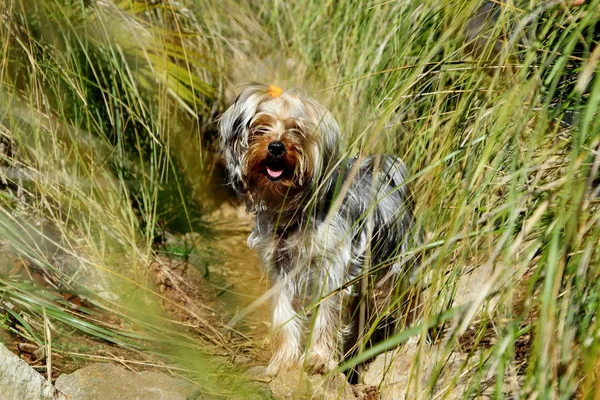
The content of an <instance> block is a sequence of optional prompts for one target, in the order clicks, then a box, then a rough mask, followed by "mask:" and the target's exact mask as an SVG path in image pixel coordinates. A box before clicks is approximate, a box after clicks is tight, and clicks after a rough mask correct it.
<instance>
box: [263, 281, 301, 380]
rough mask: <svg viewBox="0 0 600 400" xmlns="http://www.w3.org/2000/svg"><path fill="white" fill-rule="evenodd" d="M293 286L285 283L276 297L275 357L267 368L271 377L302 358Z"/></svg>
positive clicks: (274, 319)
mask: <svg viewBox="0 0 600 400" xmlns="http://www.w3.org/2000/svg"><path fill="white" fill-rule="evenodd" d="M293 293H294V292H293V285H292V284H291V283H284V284H283V285H282V287H281V290H280V291H279V292H278V293H277V294H276V295H275V296H274V303H273V317H272V325H271V329H272V332H273V335H272V337H273V345H274V346H273V357H272V358H271V362H270V363H269V366H268V367H267V373H268V374H269V375H276V374H277V373H278V372H281V371H284V370H286V369H289V368H290V367H292V366H293V365H294V364H296V363H297V362H298V359H299V356H300V339H301V333H302V331H301V322H302V321H300V317H299V316H298V314H297V313H296V310H295V309H294V305H293V300H294V296H293Z"/></svg>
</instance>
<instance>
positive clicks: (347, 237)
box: [219, 84, 419, 375]
mask: <svg viewBox="0 0 600 400" xmlns="http://www.w3.org/2000/svg"><path fill="white" fill-rule="evenodd" d="M219 130H220V139H221V150H222V153H223V156H224V159H225V162H226V168H227V171H228V173H229V178H230V182H231V185H232V186H233V188H234V190H235V191H236V192H237V193H238V195H239V196H240V197H241V198H243V199H244V200H245V201H246V204H247V206H248V210H249V211H251V212H254V213H255V214H256V227H255V228H254V231H253V232H252V233H251V235H250V237H249V238H248V246H249V247H250V248H254V249H256V250H257V252H258V254H259V255H260V257H261V258H262V261H263V263H264V266H265V268H266V270H267V271H268V273H269V275H270V279H271V282H272V284H273V285H274V286H275V287H276V288H277V290H276V291H275V292H276V293H275V295H274V296H273V306H272V325H271V329H272V333H273V343H274V354H273V357H272V359H271V361H270V363H269V366H268V368H267V372H268V373H269V374H271V375H274V374H277V373H278V372H281V371H283V370H285V369H287V368H290V367H292V366H293V365H295V364H298V363H301V364H304V365H305V366H306V367H308V369H309V370H310V371H311V372H314V373H324V372H328V371H330V370H331V369H333V368H335V367H336V365H337V362H338V361H340V359H341V358H342V356H346V357H347V356H348V354H352V352H353V351H355V350H356V349H357V347H358V345H357V341H358V339H359V337H360V336H362V333H361V332H360V331H359V330H360V329H363V331H364V328H365V327H366V328H369V326H372V325H370V324H372V323H376V324H377V326H379V327H382V326H383V330H385V332H386V333H389V332H390V329H393V327H394V326H396V325H397V321H398V317H397V315H396V314H395V311H393V310H398V309H399V308H401V304H398V300H397V299H398V298H400V297H401V296H399V295H398V294H399V293H400V288H402V287H406V286H407V285H405V284H406V283H407V282H409V281H411V280H413V279H414V272H415V270H416V269H415V267H414V265H415V264H416V262H415V260H414V257H413V259H412V261H407V260H409V259H410V258H411V257H410V256H408V255H407V251H408V249H409V246H414V245H416V244H418V243H415V242H418V241H419V235H418V234H417V235H415V234H414V231H415V230H414V229H413V225H414V223H413V205H412V198H411V196H410V193H409V190H408V188H407V185H406V178H407V171H406V167H405V165H404V163H403V162H402V161H401V160H400V159H399V158H398V157H395V156H390V155H382V156H372V157H358V156H357V157H354V158H350V159H342V158H340V150H339V148H338V142H339V138H340V129H339V127H338V124H337V122H336V121H335V119H334V118H333V116H332V115H331V114H330V113H329V111H327V110H326V109H325V108H324V107H322V106H321V105H320V104H319V103H317V101H315V100H314V99H312V98H310V97H307V96H305V95H304V94H302V93H301V92H299V91H297V90H293V89H292V90H286V91H283V90H282V89H281V88H279V87H276V86H265V85H261V84H251V85H249V86H247V87H246V88H245V89H244V90H243V91H242V92H241V93H240V94H239V96H238V97H237V98H236V100H235V101H234V103H233V105H232V106H231V107H230V108H229V109H228V110H227V111H226V112H225V113H224V114H223V116H222V118H221V120H220V124H219ZM365 284H368V288H369V290H365V286H366V285H365ZM377 297H385V298H387V299H388V300H391V301H388V302H387V303H385V304H386V306H384V307H382V306H377V305H375V306H373V304H375V303H377V301H376V300H377V299H376V298H377ZM361 303H362V304H363V305H366V306H365V307H363V306H361ZM390 304H392V305H391V306H390ZM394 304H395V306H394ZM361 307H362V308H361ZM359 309H362V310H363V311H364V312H362V316H360V315H359V314H360V313H359V312H358V310H359ZM391 310H392V311H391ZM359 317H361V318H359ZM358 319H361V321H357V320H358ZM359 322H360V323H359ZM360 325H362V326H360ZM311 326H312V329H309V328H310V327H311ZM390 327H391V328H390ZM305 336H307V340H306V342H307V343H306V345H305V346H306V347H304V346H303V337H305ZM343 352H345V353H346V354H343Z"/></svg>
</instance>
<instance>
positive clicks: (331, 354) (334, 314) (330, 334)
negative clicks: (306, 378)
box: [305, 294, 343, 374]
mask: <svg viewBox="0 0 600 400" xmlns="http://www.w3.org/2000/svg"><path fill="white" fill-rule="evenodd" d="M340 300H341V296H340V295H339V294H335V295H332V296H331V297H329V298H326V299H323V300H322V301H321V304H320V305H319V307H318V309H317V315H316V316H315V319H314V326H313V329H312V333H311V340H310V344H309V348H308V352H307V355H306V359H305V363H306V366H307V367H308V369H309V370H310V372H312V373H318V374H323V373H326V372H329V371H331V370H332V369H334V368H335V367H336V366H337V360H338V357H339V347H340V345H341V343H342V334H343V332H342V329H341V315H340Z"/></svg>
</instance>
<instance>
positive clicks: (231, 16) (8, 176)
mask: <svg viewBox="0 0 600 400" xmlns="http://www.w3.org/2000/svg"><path fill="white" fill-rule="evenodd" d="M477 6H478V2H477V1H470V2H463V3H457V2H452V1H447V0H441V1H431V0H426V1H422V2H409V1H391V2H367V1H352V2H350V1H347V2H334V1H325V2H314V1H313V2H305V1H295V0H292V1H286V2H277V1H276V2H268V1H252V2H248V3H243V2H240V3H237V4H236V3H229V2H218V3H217V2H215V3H212V2H204V1H200V0H198V1H195V2H190V3H189V4H178V5H176V4H175V3H174V2H164V3H158V4H152V3H145V2H135V1H120V2H114V3H112V2H109V1H98V2H97V3H93V4H92V5H90V4H87V3H85V2H67V1H34V2H30V1H28V2H20V1H17V0H13V1H8V2H4V3H3V4H2V6H0V7H2V16H3V19H4V20H5V21H6V23H4V24H3V25H2V27H1V28H0V32H1V33H0V43H1V44H2V48H3V53H2V54H3V57H2V63H1V64H0V72H1V74H0V77H1V86H0V102H1V103H0V104H1V109H2V120H1V122H2V125H1V126H2V130H1V131H0V138H1V139H2V140H1V142H2V143H4V144H5V149H9V148H10V152H9V151H8V150H5V152H4V153H2V154H0V157H2V158H1V164H0V165H2V168H3V170H2V171H3V173H2V175H0V176H1V177H2V178H3V186H2V191H1V192H0V202H1V204H2V208H1V210H0V211H1V217H0V229H2V235H3V236H4V237H5V241H6V242H7V243H9V244H10V247H11V251H12V252H13V253H14V254H17V255H18V256H20V257H23V258H24V259H26V260H28V262H31V263H32V264H33V265H35V266H36V267H37V268H38V269H40V270H41V271H43V273H44V274H46V275H47V276H49V277H51V281H52V282H54V283H55V285H56V286H57V287H59V288H61V290H62V289H68V290H71V291H74V292H76V293H80V294H82V295H83V294H85V296H86V298H89V299H92V300H90V301H93V302H94V304H95V305H96V306H97V307H100V308H101V309H105V310H111V311H114V310H117V312H118V313H120V315H122V316H123V317H124V318H127V320H128V321H130V322H129V323H130V324H131V325H129V326H130V328H129V329H126V330H123V329H120V328H117V327H114V326H110V327H103V326H100V325H99V324H98V323H91V325H87V328H85V329H84V328H81V326H82V325H81V321H82V320H83V321H85V320H87V321H88V322H89V319H86V318H87V317H86V316H83V317H82V315H80V314H77V315H73V312H72V311H70V310H69V306H68V305H65V304H63V303H61V302H59V301H58V300H57V298H56V297H55V296H54V295H52V294H50V293H49V292H47V291H44V290H41V289H40V288H39V287H33V286H31V285H28V284H25V283H23V280H22V279H16V278H14V277H13V278H11V277H2V278H1V280H0V284H1V285H2V286H0V290H2V293H3V297H2V299H3V301H4V302H7V301H8V302H10V303H11V304H17V305H18V307H15V308H10V307H9V308H7V307H4V308H5V309H7V312H8V313H9V314H11V315H12V316H11V317H10V318H13V319H16V320H17V323H16V325H18V326H20V327H22V328H19V331H20V332H21V333H22V334H23V335H25V336H27V337H28V338H29V339H30V340H33V341H36V342H39V343H40V344H45V339H44V335H43V334H42V332H43V326H44V324H46V325H47V324H48V323H47V322H44V321H47V320H48V319H50V321H60V322H61V323H66V324H71V326H74V327H78V329H81V330H83V331H84V332H85V333H87V334H91V335H94V336H98V337H104V338H107V340H110V341H112V342H115V343H118V344H119V345H122V346H129V347H131V348H142V347H144V346H147V345H148V341H152V340H154V339H155V338H156V337H157V336H158V337H164V336H161V335H160V334H161V332H162V333H165V332H163V330H162V329H159V327H158V326H157V324H155V323H153V320H154V319H155V318H156V315H160V314H156V312H158V311H156V312H154V311H153V312H149V313H144V312H142V309H143V308H144V307H140V306H139V304H147V301H149V300H148V299H154V300H151V302H153V304H155V307H156V308H157V309H158V305H157V297H159V296H157V294H156V292H155V291H153V289H152V288H151V287H150V288H148V287H147V286H146V285H145V284H144V282H145V281H146V277H147V274H148V269H147V266H148V265H149V263H150V262H151V260H153V259H154V258H155V257H156V255H155V252H154V248H153V245H154V242H155V238H156V236H157V231H159V228H164V227H167V229H168V230H176V231H187V230H192V229H193V230H203V229H205V228H204V225H203V224H202V212H201V211H202V210H203V209H207V208H210V207H212V206H214V205H218V203H219V202H220V201H222V195H214V193H213V190H222V188H221V187H220V186H219V185H217V184H215V182H218V174H216V175H215V174H214V172H215V168H216V167H215V166H216V165H217V164H216V161H215V160H214V158H213V157H212V155H213V154H214V150H215V149H214V145H213V139H214V133H213V130H214V124H213V122H214V118H215V117H216V116H217V115H218V113H219V111H221V110H222V107H223V106H224V103H226V102H227V100H231V97H232V94H233V93H234V92H235V91H236V88H237V86H238V85H239V84H240V83H242V82H243V81H245V80H251V79H257V80H261V81H263V82H265V83H276V84H279V85H281V86H284V87H288V86H303V87H304V88H305V89H306V90H307V92H309V93H310V94H314V95H315V97H317V98H319V99H320V100H321V101H323V102H324V103H325V104H327V106H328V107H329V109H330V110H331V111H332V113H333V114H334V116H335V117H336V118H337V119H338V121H339V122H340V124H341V126H342V129H343V132H344V137H343V144H344V148H345V149H346V151H347V154H348V155H353V154H355V153H356V152H358V151H361V152H364V153H381V152H387V153H393V154H397V155H399V156H401V157H402V158H403V159H404V161H405V162H406V163H407V165H408V166H409V167H410V170H411V171H412V173H413V175H412V182H411V185H412V186H413V188H414V190H415V199H416V204H417V211H416V214H417V223H418V224H419V226H420V227H422V228H423V229H424V231H425V232H426V237H427V240H426V243H425V245H424V246H423V248H422V249H417V251H422V252H423V260H424V261H423V263H424V270H425V271H427V274H426V275H427V276H424V277H423V281H424V282H426V285H427V286H428V288H427V291H426V299H425V303H424V309H425V311H426V312H425V315H426V317H425V319H424V321H423V323H422V324H421V325H419V326H417V327H416V328H414V329H412V330H409V331H406V332H403V333H401V334H399V335H398V336H395V337H392V338H390V339H389V341H388V342H384V343H382V344H380V345H379V347H377V348H376V349H374V350H373V351H374V352H377V351H383V350H385V349H386V348H389V347H391V346H392V345H395V344H397V343H399V342H402V341H404V340H406V339H408V338H409V337H410V336H411V335H412V336H420V337H421V338H422V339H424V340H423V343H424V342H425V339H426V336H427V329H425V327H434V326H435V327H437V329H438V331H441V332H440V334H439V335H438V336H437V340H438V344H437V345H438V346H439V347H440V348H441V349H442V350H441V351H440V352H439V353H437V355H436V357H437V358H438V359H436V363H435V366H436V370H437V371H438V372H439V373H432V374H429V376H428V379H417V377H419V376H420V375H422V374H423V373H424V372H423V371H419V370H418V368H417V367H416V366H415V367H414V370H413V371H412V372H411V376H412V378H413V386H412V387H411V393H408V395H409V397H410V396H426V395H425V394H424V393H429V394H432V393H433V392H435V393H436V394H437V395H439V396H442V395H444V394H449V393H450V392H451V391H452V390H460V392H461V393H462V395H463V396H475V395H477V394H480V393H482V392H483V390H484V387H488V386H489V387H491V389H489V390H491V391H492V393H493V394H494V395H495V396H496V397H502V396H508V395H509V394H511V395H515V396H519V397H535V398H548V397H556V398H571V397H573V396H582V397H590V398H592V397H595V396H597V393H596V392H594V391H596V390H597V389H596V380H597V372H596V371H597V363H598V326H597V323H598V322H597V317H596V313H597V309H598V294H599V293H600V288H599V287H598V274H599V272H600V271H599V269H598V265H599V261H600V260H599V255H598V250H597V249H598V244H599V243H598V241H599V238H600V232H599V226H598V221H599V219H600V214H599V210H598V201H597V196H598V188H597V186H598V179H597V175H598V165H599V164H598V163H599V161H598V145H599V143H600V142H599V133H600V119H599V118H598V105H599V103H600V79H599V78H598V77H597V72H598V66H597V62H598V54H597V53H598V49H597V48H596V49H595V50H594V47H591V48H589V49H587V50H584V52H583V53H582V54H576V55H575V54H573V51H574V49H575V47H576V44H577V43H586V42H590V41H591V39H592V38H591V37H590V36H589V35H588V34H587V33H586V32H588V30H587V29H588V28H589V27H591V26H593V25H594V24H595V23H596V21H598V18H599V16H600V12H599V11H598V7H599V6H600V3H599V2H598V1H591V2H590V3H589V4H587V5H586V6H584V7H581V8H578V9H572V8H569V7H567V6H566V5H564V4H562V3H559V2H556V3H551V4H544V5H540V4H538V3H536V2H532V3H531V4H526V3H519V4H516V3H513V2H510V1H509V2H507V3H502V4H501V5H500V9H501V10H502V12H501V13H500V17H499V20H498V22H497V23H496V25H495V28H494V29H492V30H491V32H492V33H490V35H492V36H493V37H497V36H498V35H502V34H505V35H506V36H507V37H508V40H507V42H509V41H510V40H511V38H513V36H511V35H512V32H513V30H514V27H515V26H518V24H515V21H530V22H532V23H534V24H537V28H536V30H535V31H534V32H535V33H534V35H533V36H530V37H529V39H533V40H530V41H529V44H528V45H527V46H520V45H519V43H521V42H520V41H519V40H513V42H514V46H509V45H505V46H504V48H503V50H502V51H501V52H500V54H499V55H498V56H497V57H495V58H494V59H493V60H492V57H491V54H487V55H484V56H483V57H481V58H479V59H476V58H473V57H470V56H469V55H467V54H466V48H467V43H465V39H464V35H463V30H464V27H465V24H466V23H467V21H468V19H469V17H470V16H471V15H472V13H473V12H474V10H475V9H476V8H477ZM527 32H530V31H529V30H526V33H527ZM494 35H496V36H494ZM514 38H515V39H519V38H520V37H517V36H514ZM486 57H488V58H490V59H489V60H488V62H486V60H485V58H486ZM572 65H575V67H572ZM565 74H570V76H571V77H572V79H573V80H574V82H575V84H574V85H567V86H565V85H564V81H565V79H564V76H565ZM559 100H561V101H560V102H559ZM557 103H560V104H558V105H555V104H557ZM551 104H552V105H551ZM570 111H575V112H577V115H578V116H577V117H576V119H575V124H574V125H573V126H572V127H571V128H561V127H560V124H559V123H556V121H558V120H560V118H562V115H563V114H564V113H566V112H570ZM215 176H216V177H215ZM40 221H42V222H40ZM205 240H206V241H208V240H209V239H208V235H207V236H206V238H205ZM55 253H60V254H61V255H64V254H67V255H70V256H71V257H73V259H76V260H77V265H76V266H75V267H74V268H71V269H65V268H64V267H63V266H61V264H60V263H58V262H57V261H56V260H55V258H53V257H52V256H51V255H53V254H55ZM469 275H473V276H474V277H475V278H474V279H477V280H479V282H478V283H479V284H478V286H477V290H472V291H473V292H474V293H472V296H471V297H470V298H469V299H468V301H461V298H464V297H465V296H464V293H463V291H464V290H465V289H464V284H463V282H464V281H465V280H466V279H467V278H465V277H468V276H469ZM98 282H100V283H102V284H99V283H98ZM103 282H107V283H106V284H104V283H103ZM116 287H119V288H121V289H122V290H115V289H114V288H116ZM106 288H110V289H111V290H106V296H104V297H103V296H102V294H103V293H102V290H103V289H106ZM112 293H121V295H119V296H117V297H111V296H110V294H112ZM125 294H126V295H125ZM145 302H146V303H145ZM459 303H461V304H462V306H461V307H458V304H459ZM8 310H10V311H8ZM43 310H46V311H44V312H42V311H43ZM48 310H53V311H52V312H50V313H48ZM132 310H133V312H129V311H132ZM448 310H450V311H448ZM43 315H46V316H47V317H46V318H44V317H43ZM440 315H441V316H442V317H441V319H440V318H438V317H439V316H440ZM24 316H27V318H24ZM67 316H68V318H67ZM29 319H30V320H32V321H38V322H37V323H29V322H27V320H29ZM13 322H14V321H13ZM442 322H443V323H442ZM86 329H87V330H86ZM157 331H158V332H157ZM170 332H171V331H170V330H169V331H168V332H167V333H166V335H170V334H171V333H170ZM466 334H467V336H469V335H470V337H472V340H470V341H469V344H468V346H467V349H465V345H464V343H465V339H464V338H465V336H466ZM215 337H218V335H217V334H215ZM490 338H492V339H490ZM179 339H180V341H178V342H177V344H178V346H184V347H185V346H187V347H185V348H187V349H190V348H193V349H197V350H198V351H200V349H204V350H206V349H207V346H212V345H214V343H213V344H212V345H209V344H207V343H200V342H197V341H196V339H192V338H191V337H190V336H186V335H183V334H182V335H181V337H180V338H179ZM217 341H218V340H217ZM46 344H47V343H46ZM171 344H173V343H172V342H171ZM54 345H57V346H58V344H54V343H53V346H54ZM223 346H225V347H227V345H226V344H224V345H223ZM178 348H180V347H178ZM209 348H210V347H209ZM523 348H525V351H522V349H523ZM161 349H164V347H162V348H161ZM424 349H425V346H424V345H423V346H421V347H420V354H421V357H426V350H424ZM161 351H162V350H161ZM161 351H159V352H161ZM194 351H196V350H194ZM457 351H462V352H463V353H466V354H467V355H468V360H466V361H465V362H464V363H463V364H462V365H460V367H459V368H454V369H451V370H450V373H451V374H452V377H454V379H450V380H448V381H446V382H450V384H445V386H444V387H442V388H440V387H439V385H438V386H436V380H437V379H438V378H439V377H440V376H441V375H442V372H443V370H444V368H446V369H447V367H445V366H446V364H447V361H448V359H449V358H450V356H451V353H452V352H457ZM164 353H165V352H162V353H161V354H163V355H164ZM166 353H167V355H170V356H171V357H174V358H171V362H178V361H179V362H180V361H181V358H178V357H177V354H175V353H177V352H169V351H166ZM174 354H175V355H174ZM359 357H361V355H359ZM187 360H188V361H189V358H188V359H187ZM355 361H359V360H358V359H357V360H355ZM200 364H201V363H200ZM512 378H515V379H516V382H518V384H516V386H515V385H512V387H508V386H510V385H508V384H507V382H509V381H510V382H512V381H511V379H512ZM438 383H439V382H438ZM413 389H414V390H413Z"/></svg>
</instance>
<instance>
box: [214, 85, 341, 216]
mask: <svg viewBox="0 0 600 400" xmlns="http://www.w3.org/2000/svg"><path fill="white" fill-rule="evenodd" d="M220 134H221V150H222V152H223V154H224V156H225V160H226V163H227V170H228V172H229V175H230V178H231V183H232V184H233V187H234V189H235V190H236V191H237V192H238V194H240V195H241V196H242V197H244V198H245V199H246V200H247V201H248V202H249V203H250V204H249V205H250V207H251V208H253V209H267V210H271V211H275V210H284V209H287V210H289V209H294V208H297V207H298V206H299V205H300V204H299V202H301V201H302V199H304V197H305V195H306V194H307V193H309V192H310V190H309V189H310V188H311V187H312V185H314V184H315V183H316V182H315V181H316V180H317V179H318V177H319V176H320V175H321V173H322V172H323V168H324V167H325V166H326V165H327V164H328V163H329V162H330V160H331V159H332V157H334V156H335V155H336V154H337V145H338V137H339V128H338V126H337V123H336V122H335V120H334V119H333V117H332V116H331V114H330V113H329V112H328V111H327V110H326V109H324V108H323V107H322V106H321V105H319V104H318V103H317V102H316V101H315V100H313V99H311V98H308V97H305V96H303V95H301V94H299V93H297V92H295V91H285V92H281V91H280V90H279V88H274V87H267V86H264V85H258V84H255V85H251V86H249V87H247V88H246V89H245V90H244V91H242V93H240V95H239V96H238V98H237V99H236V101H235V102H234V104H233V105H232V106H231V107H230V108H229V109H228V110H227V111H226V112H225V114H223V117H222V119H221V123H220Z"/></svg>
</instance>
